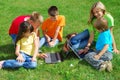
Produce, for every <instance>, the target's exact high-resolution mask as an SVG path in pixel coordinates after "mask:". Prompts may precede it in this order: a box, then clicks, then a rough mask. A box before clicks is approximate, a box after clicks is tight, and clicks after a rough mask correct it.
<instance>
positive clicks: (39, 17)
mask: <svg viewBox="0 0 120 80" xmlns="http://www.w3.org/2000/svg"><path fill="white" fill-rule="evenodd" d="M30 20H32V21H33V22H36V21H39V22H40V23H42V22H43V16H42V15H40V14H39V13H38V12H36V11H34V12H32V14H31V16H30Z"/></svg>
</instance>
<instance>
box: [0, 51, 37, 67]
mask: <svg viewBox="0 0 120 80" xmlns="http://www.w3.org/2000/svg"><path fill="white" fill-rule="evenodd" d="M21 55H22V56H23V58H24V60H25V61H24V62H18V61H17V60H15V59H11V60H5V62H4V63H3V65H2V68H12V69H14V68H19V67H24V68H27V69H29V68H36V67H37V62H36V61H34V62H33V61H31V59H32V56H29V55H27V54H25V53H23V52H21Z"/></svg>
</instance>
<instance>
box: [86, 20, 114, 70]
mask: <svg viewBox="0 0 120 80" xmlns="http://www.w3.org/2000/svg"><path fill="white" fill-rule="evenodd" d="M94 27H95V28H96V29H97V30H98V31H99V32H100V34H99V36H98V40H97V43H96V51H95V52H90V53H88V54H86V55H85V57H84V59H85V60H86V61H87V62H88V63H89V64H91V65H92V66H93V67H95V68H96V69H98V70H99V71H104V70H107V71H109V72H111V71H112V63H111V61H110V60H112V58H113V55H112V49H113V48H112V43H113V42H112V36H111V33H110V30H109V29H108V23H107V20H105V19H104V18H99V19H97V20H96V21H95V22H94Z"/></svg>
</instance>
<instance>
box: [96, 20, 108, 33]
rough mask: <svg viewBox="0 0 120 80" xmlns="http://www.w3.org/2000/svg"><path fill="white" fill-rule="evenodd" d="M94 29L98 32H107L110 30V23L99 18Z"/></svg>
mask: <svg viewBox="0 0 120 80" xmlns="http://www.w3.org/2000/svg"><path fill="white" fill-rule="evenodd" d="M94 27H95V28H96V29H97V30H101V31H105V30H108V22H107V20H106V19H104V18H98V19H96V21H95V22H94Z"/></svg>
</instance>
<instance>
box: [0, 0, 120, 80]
mask: <svg viewBox="0 0 120 80" xmlns="http://www.w3.org/2000/svg"><path fill="white" fill-rule="evenodd" d="M96 1H97V0H1V1H0V60H3V59H11V58H15V54H14V46H13V45H12V40H11V38H10V36H9V35H8V30H9V26H10V24H11V22H12V20H13V19H14V18H15V17H17V16H19V15H23V14H31V13H32V12H33V11H38V12H40V13H41V14H42V15H43V16H44V19H45V18H47V17H48V15H47V9H48V8H49V7H50V6H51V5H56V6H57V7H58V8H59V11H60V14H62V15H65V17H66V26H65V27H64V41H65V36H66V35H67V34H69V33H72V32H82V31H83V30H84V29H86V28H87V27H88V25H87V20H88V17H89V10H90V7H91V5H92V4H93V3H94V2H96ZM101 1H102V2H103V3H104V4H105V6H106V8H107V11H108V12H110V13H111V14H112V16H113V17H114V19H115V28H114V35H115V40H116V44H117V47H118V48H119V49H120V45H119V44H120V42H119V41H120V37H119V35H120V34H119V31H120V28H119V26H120V18H119V16H120V7H119V5H120V1H119V0H109V1H108V0H101ZM64 41H63V42H62V43H61V44H60V45H58V46H56V47H55V48H46V47H44V48H42V50H43V51H45V52H47V51H49V52H53V51H55V52H57V51H60V50H61V48H62V46H63V43H64ZM112 63H113V71H112V72H111V73H108V72H99V71H98V70H96V69H94V68H93V67H91V66H90V65H89V64H88V63H87V62H85V61H80V60H79V59H78V58H74V57H71V58H69V59H67V60H65V61H64V62H62V63H58V64H45V63H44V60H40V59H39V60H38V67H37V68H36V69H33V70H30V69H28V70H27V69H24V68H20V69H18V70H16V69H15V70H11V69H1V70H0V80H120V55H116V54H114V59H113V60H112ZM70 64H73V67H70Z"/></svg>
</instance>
